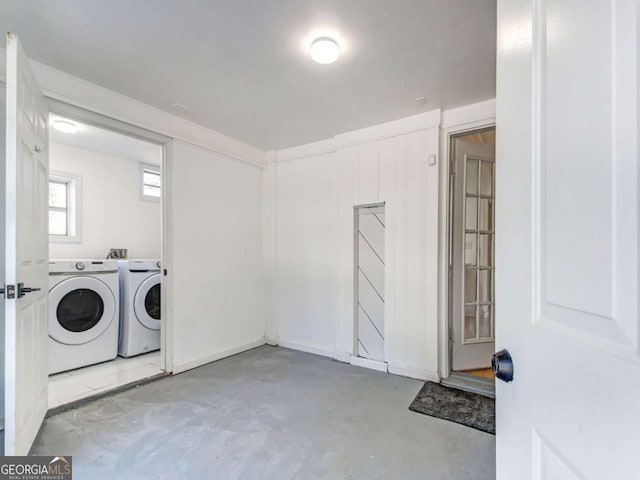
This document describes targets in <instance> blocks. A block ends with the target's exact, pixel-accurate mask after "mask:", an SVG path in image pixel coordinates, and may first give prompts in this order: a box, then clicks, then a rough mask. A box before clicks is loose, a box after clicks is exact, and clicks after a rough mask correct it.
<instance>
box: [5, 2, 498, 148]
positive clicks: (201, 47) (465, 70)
mask: <svg viewBox="0 0 640 480" xmlns="http://www.w3.org/2000/svg"><path fill="white" fill-rule="evenodd" d="M0 29H2V30H3V31H12V32H15V33H17V34H18V36H19V37H20V39H21V42H22V44H23V46H24V47H25V50H26V51H27V53H28V55H29V56H30V57H31V58H33V59H34V60H37V61H39V62H42V63H45V64H47V65H50V66H52V67H54V68H57V69H59V70H63V71H65V72H68V73H71V74H73V75H75V76H77V77H80V78H83V79H86V80H88V81H90V82H93V83H96V84H99V85H102V86H104V87H106V88H109V89H111V90H114V91H116V92H119V93H121V94H124V95H127V96H129V97H132V98H135V99H138V100H141V101H143V102H145V103H148V104H151V105H154V106H156V107H158V108H161V109H163V110H166V111H170V112H173V113H175V114H177V115H180V116H182V117H184V118H187V119H189V120H192V121H194V122H197V123H200V124H202V125H204V126H207V127H210V128H212V129H215V130H217V131H219V132H222V133H225V134H227V135H230V136H232V137H235V138H237V139H239V140H243V141H245V142H247V143H249V144H251V145H254V146H256V147H259V148H262V149H265V150H270V149H279V148H284V147H289V146H294V145H299V144H303V143H307V142H311V141H315V140H321V139H325V138H329V137H332V136H333V135H335V134H338V133H343V132H346V131H350V130H354V129H357V128H362V127H366V126H370V125H375V124H378V123H382V122H387V121H391V120H394V119H398V118H402V117H405V116H409V115H414V114H417V113H421V112H423V111H427V110H433V109H436V108H452V107H457V106H461V105H465V104H469V103H472V102H477V101H481V100H486V99H489V98H493V97H494V96H495V51H496V0H184V1H176V0H153V1H152V2H151V1H131V0H109V1H104V0H20V1H19V2H17V1H9V2H0ZM327 34H329V35H333V36H334V37H335V38H336V39H337V40H338V42H339V43H340V45H341V48H342V56H341V58H340V59H339V60H338V62H336V63H335V64H332V65H319V64H315V63H313V62H312V61H311V60H310V59H309V57H308V51H307V47H308V44H309V43H310V41H311V40H312V39H313V38H314V37H315V36H320V35H327ZM417 97H425V99H426V104H425V103H424V102H417V101H415V98H417ZM173 104H180V105H183V106H185V107H187V108H188V109H189V110H191V111H187V110H184V109H181V108H179V107H178V108H176V107H172V105H173Z"/></svg>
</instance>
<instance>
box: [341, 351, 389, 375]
mask: <svg viewBox="0 0 640 480" xmlns="http://www.w3.org/2000/svg"><path fill="white" fill-rule="evenodd" d="M349 363H350V364H351V365H353V366H355V367H363V368H368V369H370V370H376V371H378V372H384V373H387V372H388V369H387V364H386V363H385V362H379V361H377V360H371V359H369V358H362V357H354V356H353V355H351V358H350V359H349Z"/></svg>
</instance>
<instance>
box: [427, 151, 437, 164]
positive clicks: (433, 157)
mask: <svg viewBox="0 0 640 480" xmlns="http://www.w3.org/2000/svg"><path fill="white" fill-rule="evenodd" d="M436 161H437V159H436V154H435V153H432V154H430V155H429V160H428V162H429V166H431V167H433V166H434V165H435V164H436Z"/></svg>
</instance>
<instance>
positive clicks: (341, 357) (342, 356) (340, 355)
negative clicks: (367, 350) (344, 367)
mask: <svg viewBox="0 0 640 480" xmlns="http://www.w3.org/2000/svg"><path fill="white" fill-rule="evenodd" d="M333 359H334V360H335V361H337V362H342V363H351V354H350V353H347V352H334V353H333Z"/></svg>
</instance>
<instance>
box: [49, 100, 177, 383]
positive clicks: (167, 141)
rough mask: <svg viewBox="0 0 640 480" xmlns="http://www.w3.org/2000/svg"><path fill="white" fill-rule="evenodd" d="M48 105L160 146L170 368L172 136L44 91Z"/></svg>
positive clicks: (163, 338) (163, 351) (163, 356)
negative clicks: (72, 102)
mask: <svg viewBox="0 0 640 480" xmlns="http://www.w3.org/2000/svg"><path fill="white" fill-rule="evenodd" d="M45 98H46V100H47V103H48V106H49V113H53V114H56V115H60V116H64V117H66V118H70V119H71V120H77V121H78V122H82V123H86V124H88V125H91V126H94V127H97V128H102V129H104V130H109V131H112V132H115V133H119V134H122V135H126V136H128V137H133V138H137V139H139V140H143V141H145V142H150V143H153V144H156V145H159V146H160V147H161V148H162V160H161V162H160V172H161V173H162V182H161V185H160V212H161V213H160V216H161V219H160V252H161V259H160V261H161V262H162V271H161V272H160V273H161V277H160V279H161V280H160V284H161V288H162V295H161V298H160V302H161V307H160V308H161V311H162V312H163V313H162V317H161V319H160V368H162V369H163V370H164V371H165V372H166V373H172V371H173V348H172V347H173V341H172V340H173V325H174V323H173V315H172V312H173V308H172V304H173V300H172V299H173V296H172V290H171V282H170V281H169V278H170V277H168V276H167V275H166V274H164V272H165V271H171V267H172V259H171V254H170V252H171V248H170V246H171V241H172V239H171V236H170V232H169V229H168V228H167V225H168V224H169V223H170V214H171V200H170V192H171V185H172V183H171V178H172V171H173V170H172V165H173V139H172V138H171V137H168V136H166V135H162V134H159V133H156V132H154V131H151V130H147V129H145V128H142V127H138V126H136V125H133V124H130V123H126V122H123V121H121V120H117V119H115V118H111V117H108V116H106V115H102V114H100V113H96V112H93V111H91V110H88V109H84V108H81V107H77V106H75V105H72V104H69V103H66V102H62V101H60V100H57V99H55V98H51V97H48V96H47V95H46V94H45Z"/></svg>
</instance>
